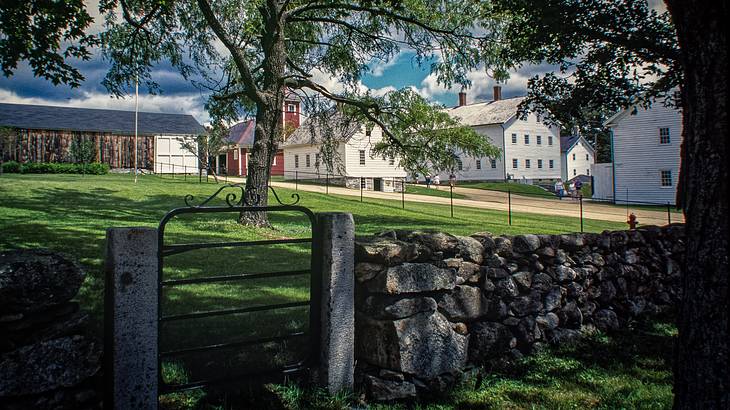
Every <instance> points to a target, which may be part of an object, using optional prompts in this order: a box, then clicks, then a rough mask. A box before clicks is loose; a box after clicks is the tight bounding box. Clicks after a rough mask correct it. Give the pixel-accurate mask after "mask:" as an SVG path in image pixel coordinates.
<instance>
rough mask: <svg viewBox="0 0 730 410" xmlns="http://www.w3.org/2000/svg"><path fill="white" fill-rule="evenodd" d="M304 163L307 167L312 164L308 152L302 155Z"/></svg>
mask: <svg viewBox="0 0 730 410" xmlns="http://www.w3.org/2000/svg"><path fill="white" fill-rule="evenodd" d="M304 165H306V167H307V168H310V167H311V166H312V157H311V156H310V155H309V154H307V155H306V156H305V157H304Z"/></svg>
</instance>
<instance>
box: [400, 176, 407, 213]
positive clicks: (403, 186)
mask: <svg viewBox="0 0 730 410" xmlns="http://www.w3.org/2000/svg"><path fill="white" fill-rule="evenodd" d="M400 203H401V208H402V209H406V179H405V178H401V180H400Z"/></svg>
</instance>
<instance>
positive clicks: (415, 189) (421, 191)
mask: <svg viewBox="0 0 730 410" xmlns="http://www.w3.org/2000/svg"><path fill="white" fill-rule="evenodd" d="M406 193H407V194H417V195H429V196H439V197H442V198H449V197H450V196H451V192H450V189H449V186H448V185H441V186H439V187H438V189H436V188H435V187H434V188H426V186H425V185H412V184H406ZM463 198H466V195H464V194H459V193H456V192H454V199H463Z"/></svg>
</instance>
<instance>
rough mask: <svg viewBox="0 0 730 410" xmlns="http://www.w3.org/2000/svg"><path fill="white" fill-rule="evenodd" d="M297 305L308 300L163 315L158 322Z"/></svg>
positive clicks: (307, 302) (301, 304) (302, 304)
mask: <svg viewBox="0 0 730 410" xmlns="http://www.w3.org/2000/svg"><path fill="white" fill-rule="evenodd" d="M298 306H309V301H308V300H307V301H304V302H290V303H280V304H278V305H264V306H252V307H247V308H235V309H222V310H211V311H208V312H196V313H186V314H183V315H172V316H163V317H161V318H160V322H171V321H174V320H182V319H199V318H203V317H211V316H221V315H228V314H234V313H249V312H262V311H265V310H276V309H286V308H292V307H298Z"/></svg>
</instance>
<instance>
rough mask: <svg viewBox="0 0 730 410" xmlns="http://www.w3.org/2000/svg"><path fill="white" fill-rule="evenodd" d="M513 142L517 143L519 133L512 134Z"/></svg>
mask: <svg viewBox="0 0 730 410" xmlns="http://www.w3.org/2000/svg"><path fill="white" fill-rule="evenodd" d="M512 143H513V144H517V134H512Z"/></svg>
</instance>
